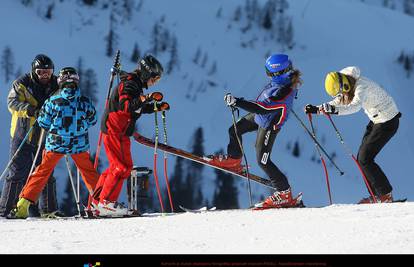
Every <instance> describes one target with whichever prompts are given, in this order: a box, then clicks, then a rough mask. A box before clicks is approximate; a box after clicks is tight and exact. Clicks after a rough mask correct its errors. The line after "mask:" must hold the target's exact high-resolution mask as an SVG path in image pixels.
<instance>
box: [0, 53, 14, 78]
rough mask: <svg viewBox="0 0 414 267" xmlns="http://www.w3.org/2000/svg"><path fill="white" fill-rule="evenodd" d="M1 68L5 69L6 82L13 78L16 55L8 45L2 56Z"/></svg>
mask: <svg viewBox="0 0 414 267" xmlns="http://www.w3.org/2000/svg"><path fill="white" fill-rule="evenodd" d="M1 70H2V71H3V75H4V80H5V81H6V82H8V81H10V80H11V79H12V76H13V75H14V56H13V51H12V50H11V48H10V47H9V46H6V47H5V48H4V50H3V53H2V56H1Z"/></svg>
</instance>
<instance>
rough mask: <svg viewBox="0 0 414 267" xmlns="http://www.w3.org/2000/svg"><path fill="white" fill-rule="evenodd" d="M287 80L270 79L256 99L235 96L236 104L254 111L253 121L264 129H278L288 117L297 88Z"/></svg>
mask: <svg viewBox="0 0 414 267" xmlns="http://www.w3.org/2000/svg"><path fill="white" fill-rule="evenodd" d="M287 80H288V82H284V83H280V82H279V83H278V82H275V81H271V82H270V83H269V84H267V85H266V86H265V87H264V89H263V90H262V92H261V93H260V95H259V96H258V97H257V99H256V101H246V100H244V99H243V98H237V101H236V106H237V107H240V108H242V109H244V110H246V111H248V112H251V113H255V118H254V121H255V122H256V123H257V124H258V125H259V126H260V127H261V128H264V129H269V128H273V129H280V128H281V127H282V126H283V124H284V123H285V122H286V120H287V119H288V115H289V111H290V109H291V108H292V106H293V100H294V98H295V96H296V92H297V89H294V88H292V84H291V83H290V81H289V79H287Z"/></svg>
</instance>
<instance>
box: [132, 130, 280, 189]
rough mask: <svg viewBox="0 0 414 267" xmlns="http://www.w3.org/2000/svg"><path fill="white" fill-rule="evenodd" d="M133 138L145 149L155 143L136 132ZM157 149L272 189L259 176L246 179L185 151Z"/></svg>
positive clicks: (240, 174)
mask: <svg viewBox="0 0 414 267" xmlns="http://www.w3.org/2000/svg"><path fill="white" fill-rule="evenodd" d="M133 136H134V139H135V141H137V142H138V143H139V144H141V145H144V146H146V147H150V148H154V147H155V143H154V141H152V140H151V139H149V138H147V137H145V136H142V135H140V134H139V133H137V132H135V133H134V135H133ZM157 148H158V149H160V150H161V151H164V152H166V153H168V154H170V155H174V156H177V157H181V158H184V159H188V160H191V161H194V162H198V163H200V164H204V165H206V166H210V167H213V168H215V169H218V170H221V171H224V172H227V173H230V174H232V175H236V176H238V177H241V178H244V179H248V178H250V179H251V180H252V181H254V182H256V183H259V184H261V185H264V186H267V187H270V188H272V189H273V186H272V184H271V182H270V180H269V179H265V178H262V177H260V176H257V175H254V174H252V173H249V177H247V175H246V174H245V173H237V172H234V171H232V170H229V169H225V168H221V167H217V166H214V165H212V164H210V163H209V162H208V161H207V160H205V159H203V157H200V156H196V155H194V154H192V153H190V152H187V151H184V150H182V149H178V148H175V147H172V146H169V145H165V144H160V143H158V146H157Z"/></svg>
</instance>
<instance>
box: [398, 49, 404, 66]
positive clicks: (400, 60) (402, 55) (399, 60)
mask: <svg viewBox="0 0 414 267" xmlns="http://www.w3.org/2000/svg"><path fill="white" fill-rule="evenodd" d="M404 59H405V54H404V51H401V54H400V56H399V57H398V59H397V62H398V63H400V64H403V63H404Z"/></svg>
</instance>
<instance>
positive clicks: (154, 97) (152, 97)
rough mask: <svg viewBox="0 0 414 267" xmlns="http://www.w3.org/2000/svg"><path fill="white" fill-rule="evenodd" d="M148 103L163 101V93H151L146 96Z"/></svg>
mask: <svg viewBox="0 0 414 267" xmlns="http://www.w3.org/2000/svg"><path fill="white" fill-rule="evenodd" d="M145 98H146V100H147V101H157V102H159V101H161V100H162V99H163V95H162V93H161V92H153V93H149V94H147V95H146V96H145Z"/></svg>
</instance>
